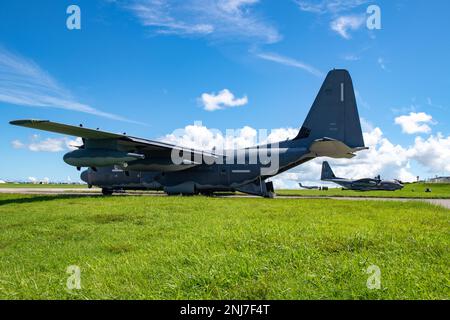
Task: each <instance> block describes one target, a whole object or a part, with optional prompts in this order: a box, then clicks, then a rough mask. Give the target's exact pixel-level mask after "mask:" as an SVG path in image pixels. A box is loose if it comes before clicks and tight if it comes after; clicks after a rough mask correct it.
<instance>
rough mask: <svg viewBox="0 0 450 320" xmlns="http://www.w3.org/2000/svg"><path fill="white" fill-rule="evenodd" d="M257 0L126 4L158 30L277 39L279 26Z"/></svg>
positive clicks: (153, 0) (227, 37)
mask: <svg viewBox="0 0 450 320" xmlns="http://www.w3.org/2000/svg"><path fill="white" fill-rule="evenodd" d="M258 2H259V1H258V0H218V1H211V0H186V1H183V2H179V1H175V0H129V1H125V5H124V6H125V7H126V8H127V9H128V10H130V11H131V12H133V14H134V15H135V16H136V17H138V19H139V21H140V22H141V24H142V25H143V26H146V27H150V28H152V30H153V31H154V32H155V33H157V34H175V35H181V36H183V35H185V36H186V35H190V36H193V35H197V36H207V37H211V38H212V39H219V40H231V41H236V40H243V41H250V42H261V43H274V42H277V41H279V40H280V39H281V36H280V34H279V33H278V31H277V29H276V28H274V27H273V26H272V25H271V24H270V23H268V22H266V21H265V19H264V18H261V17H260V16H259V15H258V14H256V13H255V12H254V10H252V9H253V8H252V7H253V5H255V4H257V3H258Z"/></svg>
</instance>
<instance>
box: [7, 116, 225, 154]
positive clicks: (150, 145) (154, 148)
mask: <svg viewBox="0 0 450 320" xmlns="http://www.w3.org/2000/svg"><path fill="white" fill-rule="evenodd" d="M10 124H12V125H15V126H21V127H27V128H33V129H39V130H44V131H50V132H55V133H61V134H66V135H70V136H75V137H80V138H83V139H86V140H104V141H107V140H115V141H117V144H118V145H120V147H121V148H122V149H125V150H127V151H130V152H136V153H142V154H144V155H145V156H146V157H154V156H157V157H170V155H171V152H172V151H173V150H176V151H183V153H184V154H186V155H201V156H202V157H203V158H204V159H205V160H206V158H208V160H214V159H217V158H218V155H216V154H213V153H210V152H207V151H201V150H195V149H191V148H185V147H181V146H177V145H173V144H169V143H164V142H159V141H153V140H147V139H142V138H136V137H132V136H129V135H126V134H125V133H124V134H117V133H111V132H106V131H101V130H95V129H88V128H84V127H82V126H78V127H77V126H71V125H67V124H62V123H57V122H51V121H49V120H15V121H11V122H10Z"/></svg>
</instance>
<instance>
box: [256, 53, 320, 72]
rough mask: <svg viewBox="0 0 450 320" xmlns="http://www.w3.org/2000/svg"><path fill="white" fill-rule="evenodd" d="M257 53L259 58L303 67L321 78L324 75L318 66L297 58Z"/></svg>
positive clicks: (299, 67)
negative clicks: (315, 66)
mask: <svg viewBox="0 0 450 320" xmlns="http://www.w3.org/2000/svg"><path fill="white" fill-rule="evenodd" d="M256 55H257V56H258V57H259V58H261V59H264V60H268V61H272V62H276V63H280V64H283V65H285V66H289V67H294V68H298V69H302V70H304V71H307V72H309V73H311V74H312V75H314V76H316V77H320V78H322V77H324V74H323V72H321V71H319V70H317V69H316V68H314V67H312V66H310V65H308V64H306V63H304V62H301V61H298V60H295V59H293V58H289V57H285V56H281V55H278V54H276V53H257V54H256Z"/></svg>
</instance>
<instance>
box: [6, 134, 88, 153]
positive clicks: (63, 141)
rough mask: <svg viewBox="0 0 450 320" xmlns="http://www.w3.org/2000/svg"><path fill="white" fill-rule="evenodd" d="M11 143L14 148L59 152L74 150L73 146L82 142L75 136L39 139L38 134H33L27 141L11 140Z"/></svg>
mask: <svg viewBox="0 0 450 320" xmlns="http://www.w3.org/2000/svg"><path fill="white" fill-rule="evenodd" d="M11 144H12V147H13V148H14V149H28V150H30V151H33V152H60V151H67V150H75V149H76V147H75V146H80V145H82V144H83V142H82V140H81V138H76V139H75V140H71V139H69V138H67V137H62V138H46V139H41V137H40V136H39V135H37V134H35V135H33V136H32V137H31V138H30V141H29V142H28V143H24V142H22V141H20V140H13V141H12V142H11Z"/></svg>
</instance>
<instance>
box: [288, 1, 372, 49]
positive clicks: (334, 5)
mask: <svg viewBox="0 0 450 320" xmlns="http://www.w3.org/2000/svg"><path fill="white" fill-rule="evenodd" d="M295 2H296V3H297V5H298V7H299V9H300V10H302V11H305V12H310V13H314V14H318V15H321V16H322V15H323V16H325V18H326V19H330V21H331V22H330V28H331V30H333V31H335V32H337V33H338V34H339V35H340V36H341V37H343V38H344V39H347V40H348V39H350V38H351V36H350V33H349V30H353V31H355V30H358V29H360V28H361V26H362V25H363V24H364V22H365V10H364V12H359V13H357V14H354V13H353V10H354V9H356V8H358V7H360V6H361V5H364V4H367V3H368V2H369V1H368V0H322V1H311V0H296V1H295ZM358 10H359V9H358ZM350 11H352V13H351V14H349V13H350ZM347 12H348V13H347Z"/></svg>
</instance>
